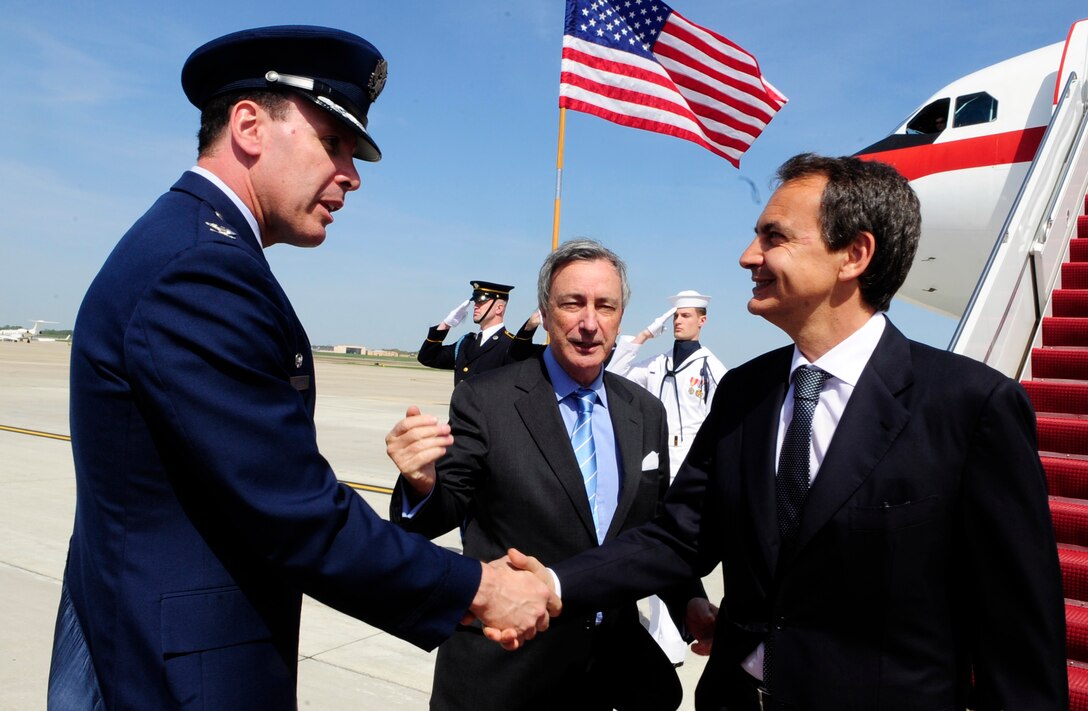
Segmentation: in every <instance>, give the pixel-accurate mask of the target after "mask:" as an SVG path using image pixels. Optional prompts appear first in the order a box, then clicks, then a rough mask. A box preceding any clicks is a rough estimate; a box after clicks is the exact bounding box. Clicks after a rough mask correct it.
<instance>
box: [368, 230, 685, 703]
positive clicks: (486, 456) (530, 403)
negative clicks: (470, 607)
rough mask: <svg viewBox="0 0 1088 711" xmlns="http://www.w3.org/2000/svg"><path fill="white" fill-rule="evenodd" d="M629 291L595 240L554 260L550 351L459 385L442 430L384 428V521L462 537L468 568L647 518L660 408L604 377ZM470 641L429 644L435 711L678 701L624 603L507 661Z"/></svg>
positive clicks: (660, 471)
mask: <svg viewBox="0 0 1088 711" xmlns="http://www.w3.org/2000/svg"><path fill="white" fill-rule="evenodd" d="M628 295H629V290H628V288H627V284H626V278H625V267H624V265H623V262H622V261H621V260H620V259H619V257H617V256H616V255H615V254H614V253H612V252H611V251H609V250H607V249H605V248H604V247H602V246H601V245H599V244H597V243H596V242H591V241H588V240H579V241H574V242H568V243H566V244H564V245H563V246H561V247H560V248H559V249H558V250H557V251H555V252H553V253H552V254H551V255H550V256H549V257H548V258H547V260H546V261H545V263H544V266H543V267H542V268H541V270H540V278H539V282H538V301H539V305H540V311H541V314H542V316H543V322H544V325H545V327H546V328H547V331H548V335H549V342H550V345H549V346H548V347H547V348H543V349H541V351H540V352H539V353H537V355H536V357H533V358H530V359H528V360H525V361H522V362H519V363H515V364H513V365H510V366H507V367H505V368H501V369H498V370H494V371H490V372H487V373H484V374H482V375H479V376H477V377H476V378H473V379H471V380H466V381H464V382H463V383H461V385H459V386H458V387H457V388H456V389H455V390H454V393H453V398H452V401H451V403H450V421H449V424H448V425H447V424H442V423H440V422H439V421H438V420H437V419H436V418H434V417H430V416H425V415H421V414H419V410H418V409H417V408H414V407H413V408H410V409H409V410H408V417H407V418H405V419H404V420H402V421H401V422H400V423H399V424H398V425H397V426H396V427H395V428H394V429H393V431H392V432H391V433H390V434H389V437H388V438H387V439H386V442H387V444H388V451H389V455H390V457H391V458H392V459H393V461H394V462H395V463H396V464H397V467H398V468H399V470H400V472H401V475H402V476H401V478H400V480H399V481H398V483H397V487H396V491H395V493H394V495H393V500H392V503H391V506H390V517H391V519H392V520H393V521H395V522H397V523H399V524H400V525H401V526H403V527H404V528H406V529H408V530H410V531H416V532H419V533H422V534H423V535H426V536H429V537H434V536H438V535H441V534H443V533H446V532H447V531H450V530H452V529H454V528H457V527H460V528H461V531H462V536H463V540H464V551H465V554H466V555H468V556H471V557H474V558H480V559H482V560H492V559H494V558H498V557H501V556H503V555H504V554H505V553H506V552H507V550H508V549H510V548H516V549H519V550H523V551H531V552H532V553H533V554H534V555H536V556H538V557H539V558H540V559H541V560H543V561H545V562H548V561H552V562H558V561H561V560H563V559H565V558H568V557H570V556H571V555H574V554H575V553H578V552H580V551H584V550H588V549H591V548H595V547H596V546H597V545H598V544H599V543H601V542H602V541H604V540H607V539H610V538H613V537H615V536H616V535H617V534H618V533H619V532H620V531H623V530H625V529H627V528H630V527H633V526H637V525H638V524H640V523H643V522H645V521H648V520H649V519H650V518H652V517H653V516H654V514H655V513H656V512H657V511H658V509H659V504H660V501H661V499H662V497H663V495H664V492H665V490H666V488H667V487H668V484H669V463H668V453H667V447H666V438H667V426H666V420H665V412H664V409H663V408H662V406H661V403H660V401H658V400H657V399H656V398H654V397H653V396H651V395H650V394H649V393H647V392H646V391H645V390H643V389H642V388H639V387H637V386H635V385H634V384H632V383H630V382H629V381H627V380H625V379H624V378H621V377H619V376H616V375H613V374H612V373H606V372H604V367H603V364H604V361H605V359H606V358H607V357H608V355H609V353H611V352H612V346H613V345H614V343H615V340H616V335H617V334H618V333H619V327H620V319H621V317H622V316H623V309H624V306H625V305H626V304H627V300H628ZM587 400H588V401H589V402H591V403H592V407H585V406H583V407H582V408H581V411H580V408H579V405H578V403H579V402H586V401H587ZM587 427H588V430H589V431H591V432H592V437H591V438H586V437H585V436H584V435H585V433H586V428H587ZM576 452H577V453H576ZM436 461H437V467H436ZM590 464H595V467H592V466H589V465H590ZM480 632H481V630H480V628H479V626H473V627H467V626H466V627H461V628H460V629H459V630H458V631H457V632H455V633H454V635H453V638H451V639H450V640H448V642H447V643H445V644H443V645H442V646H441V647H440V648H439V651H438V661H437V666H436V669H435V678H434V689H433V694H432V699H431V706H432V708H435V709H471V710H472V711H480V710H481V709H484V710H486V709H496V710H498V709H502V710H504V711H509V710H511V709H554V708H563V707H564V706H566V707H568V708H575V709H592V710H596V709H602V710H603V709H613V708H618V709H622V710H624V711H627V710H628V709H655V710H661V709H665V710H668V709H675V708H676V707H677V706H678V705H679V702H680V696H681V690H680V685H679V681H678V680H677V678H676V674H675V672H674V671H673V669H672V666H671V665H670V664H669V661H668V659H667V658H666V657H665V655H664V654H663V653H662V652H661V650H660V648H659V647H658V646H657V645H656V644H655V643H654V642H653V640H652V639H651V638H650V636H649V635H648V634H647V633H646V631H645V630H644V629H643V627H642V625H641V624H639V621H638V614H637V609H636V607H635V605H634V602H631V603H627V604H624V605H619V606H615V607H606V608H603V609H598V610H592V611H588V612H587V613H586V614H584V615H582V616H569V617H558V618H556V619H555V620H554V621H553V622H552V624H551V628H550V630H549V631H548V633H547V634H546V635H542V636H540V637H538V638H537V639H536V640H534V641H533V642H532V643H531V644H529V645H527V646H526V647H525V648H524V649H523V650H521V651H519V652H517V653H514V654H509V653H506V652H503V651H502V650H501V649H498V648H497V647H495V650H494V651H493V650H492V649H489V647H494V645H489V644H487V642H486V640H485V638H484V637H483V635H482V634H481V633H480Z"/></svg>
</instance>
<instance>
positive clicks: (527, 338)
mask: <svg viewBox="0 0 1088 711" xmlns="http://www.w3.org/2000/svg"><path fill="white" fill-rule="evenodd" d="M537 328H538V327H537V326H532V327H530V326H529V322H528V321H526V322H525V323H523V324H522V325H521V328H519V329H518V332H517V333H516V334H514V342H513V343H511V344H510V349H509V350H508V351H507V352H506V360H505V361H504V363H516V362H517V361H519V360H528V359H530V358H532V357H533V356H534V355H536V354H537V352H538V351H539V350H540V348H539V347H538V346H537V345H536V344H534V343H533V336H535V335H536V329H537Z"/></svg>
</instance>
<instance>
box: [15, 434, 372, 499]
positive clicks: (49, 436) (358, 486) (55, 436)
mask: <svg viewBox="0 0 1088 711" xmlns="http://www.w3.org/2000/svg"><path fill="white" fill-rule="evenodd" d="M0 431H3V432H14V433H15V434H29V436H30V437H44V438H46V439H50V440H60V441H61V442H71V441H72V438H71V437H69V436H67V434H54V433H53V432H39V431H38V430H28V429H24V428H22V427H9V426H8V425H0ZM339 481H341V483H346V485H347V486H349V487H351V488H353V489H357V490H359V491H370V492H371V493H384V494H386V495H392V494H393V489H390V488H388V487H375V486H372V485H369V483H357V482H355V481H344V480H339Z"/></svg>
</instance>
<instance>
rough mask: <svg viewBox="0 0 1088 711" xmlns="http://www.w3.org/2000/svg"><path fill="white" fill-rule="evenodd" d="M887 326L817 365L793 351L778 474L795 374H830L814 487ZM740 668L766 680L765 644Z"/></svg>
mask: <svg viewBox="0 0 1088 711" xmlns="http://www.w3.org/2000/svg"><path fill="white" fill-rule="evenodd" d="M886 324H887V319H885V318H884V314H879V313H878V314H875V315H874V316H873V317H872V318H870V319H869V320H868V321H866V322H865V325H864V326H862V327H861V328H859V329H858V330H856V331H854V332H853V333H852V334H850V335H849V336H848V337H847V338H846V340H844V341H842V342H841V343H839V344H838V345H837V346H835V347H834V348H832V349H831V350H829V351H828V352H827V353H824V354H823V355H822V356H820V357H819V358H817V359H816V362H815V363H810V362H809V360H808V358H805V356H804V355H803V354H802V353H801V351H800V349H798V348H797V346H794V347H793V363H792V365H790V387H789V390H788V391H787V392H786V399H785V401H784V402H783V403H782V411H781V412H780V413H779V415H778V441H777V444H776V446H775V450H774V456H775V470H776V474H777V468H778V459H779V457H780V456H781V454H782V441H783V440H784V439H785V437H786V428H787V427H789V424H790V420H791V419H793V390H794V387H793V372H794V371H795V370H797V369H798V368H800V367H802V366H806V365H813V366H816V367H817V368H819V369H820V370H823V371H825V372H827V373H830V374H831V377H830V378H828V379H827V381H826V382H825V383H824V388H823V390H821V391H820V400H819V401H818V402H817V403H816V411H815V412H814V413H813V415H812V444H811V448H810V449H809V460H808V461H809V472H808V481H809V485H810V486H811V484H812V482H814V481H816V476H817V474H819V471H820V465H821V464H823V462H824V455H825V454H826V453H827V448H828V447H829V446H831V439H832V438H833V437H834V436H835V428H837V427H838V426H839V420H841V419H842V414H843V412H845V411H846V404H847V403H848V402H850V396H851V395H853V394H854V388H855V387H857V384H858V379H859V378H861V372H862V371H863V370H865V366H866V365H868V364H869V359H870V358H871V357H872V355H873V351H875V350H876V346H877V343H879V342H880V337H881V336H882V335H884V326H885V325H886ZM741 666H743V667H744V670H745V671H747V672H748V673H749V674H751V675H752V676H754V677H756V678H757V679H760V680H762V679H763V644H762V643H761V644H760V645H759V646H758V647H756V648H755V650H754V651H753V652H752V653H751V654H749V655H748V656H747V657H746V658H745V659H744V661H743V662H741Z"/></svg>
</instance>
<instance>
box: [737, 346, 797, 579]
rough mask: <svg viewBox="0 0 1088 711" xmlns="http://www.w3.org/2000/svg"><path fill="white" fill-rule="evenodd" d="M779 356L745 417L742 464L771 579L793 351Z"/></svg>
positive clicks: (785, 350)
mask: <svg viewBox="0 0 1088 711" xmlns="http://www.w3.org/2000/svg"><path fill="white" fill-rule="evenodd" d="M780 354H781V355H780V356H778V357H775V358H773V359H772V360H771V362H770V364H769V366H768V368H767V373H766V380H767V382H769V383H771V386H770V387H768V388H765V389H761V390H757V391H756V392H755V393H754V395H753V397H754V398H755V400H754V402H753V403H752V406H751V409H750V411H749V414H748V415H747V417H745V420H744V431H743V432H742V434H741V461H740V462H739V464H740V473H741V477H742V483H743V486H744V490H745V491H746V498H747V501H748V514H749V516H750V517H751V520H752V522H753V525H754V527H755V538H756V541H755V544H756V546H757V547H758V548H759V553H760V554H761V557H762V559H763V561H764V563H765V564H766V567H767V571H768V573H769V574H771V575H773V574H774V570H775V565H776V564H777V562H778V552H779V548H780V546H779V538H778V517H777V513H776V512H777V509H776V503H775V493H774V479H775V468H776V463H775V456H774V453H775V445H776V442H777V436H778V416H779V413H780V412H781V410H782V402H783V400H785V398H786V390H787V385H788V383H789V374H790V361H791V358H792V355H793V348H792V347H787V348H783V349H781V351H780ZM753 380H754V381H757V382H758V381H762V380H763V378H759V377H758V376H757V377H755V378H753Z"/></svg>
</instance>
